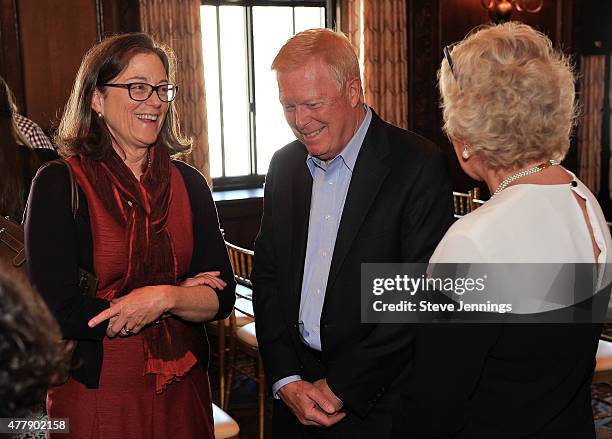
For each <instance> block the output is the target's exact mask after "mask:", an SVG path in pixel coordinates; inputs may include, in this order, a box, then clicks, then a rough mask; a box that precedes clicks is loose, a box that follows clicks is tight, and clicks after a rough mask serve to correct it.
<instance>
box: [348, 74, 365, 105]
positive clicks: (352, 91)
mask: <svg viewBox="0 0 612 439" xmlns="http://www.w3.org/2000/svg"><path fill="white" fill-rule="evenodd" d="M346 90H347V93H348V98H349V102H350V103H351V107H353V108H355V107H356V106H358V105H360V104H361V103H362V97H363V91H362V89H361V78H359V77H358V76H357V77H355V78H351V79H349V80H348V81H346Z"/></svg>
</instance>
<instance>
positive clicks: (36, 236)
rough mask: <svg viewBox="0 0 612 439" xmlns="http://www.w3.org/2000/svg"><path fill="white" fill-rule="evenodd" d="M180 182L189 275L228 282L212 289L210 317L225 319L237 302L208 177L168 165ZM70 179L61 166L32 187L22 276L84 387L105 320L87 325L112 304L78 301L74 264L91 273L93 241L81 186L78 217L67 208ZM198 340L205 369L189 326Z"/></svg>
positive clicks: (93, 378) (96, 361) (98, 363)
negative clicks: (209, 274)
mask: <svg viewBox="0 0 612 439" xmlns="http://www.w3.org/2000/svg"><path fill="white" fill-rule="evenodd" d="M173 163H174V164H175V166H176V167H177V168H178V169H179V171H180V172H181V174H182V176H183V180H184V181H185V186H186V188H187V193H188V194H189V201H190V203H191V210H192V215H193V244H194V247H193V256H192V259H191V266H190V270H189V276H193V275H195V274H197V273H200V272H203V271H212V270H219V271H221V278H222V279H223V280H224V281H225V282H226V283H227V286H226V287H225V289H223V290H215V292H216V293H217V296H218V299H219V311H218V312H217V314H216V315H215V317H214V319H213V320H219V319H223V318H225V317H227V316H228V315H229V314H230V312H231V310H232V308H233V306H234V301H235V299H236V296H235V286H236V284H235V282H234V276H233V272H232V268H231V265H230V262H229V259H228V256H227V251H226V249H225V243H224V240H223V237H222V236H221V233H220V230H219V220H218V218H217V211H216V208H215V204H214V202H213V200H212V196H211V193H210V190H209V188H208V185H207V184H206V180H205V179H204V177H203V176H202V174H200V173H199V172H198V171H197V170H196V169H194V168H193V167H191V166H189V165H187V164H185V163H183V162H180V161H173ZM69 185H70V180H69V176H68V170H67V169H66V167H64V166H49V167H47V168H45V169H42V170H41V171H40V172H39V173H38V174H37V175H36V177H35V178H34V181H33V182H32V189H31V192H30V198H29V202H28V211H27V216H26V222H25V248H26V257H27V261H28V274H29V277H30V281H31V282H32V284H33V286H34V287H35V288H36V289H37V290H38V291H39V292H40V294H41V295H42V297H43V298H44V299H45V301H46V302H47V305H48V306H49V308H50V309H51V311H52V313H53V314H54V316H55V318H56V319H57V321H58V322H59V324H60V327H61V328H62V332H63V334H64V337H65V338H66V339H71V340H77V341H78V343H77V346H76V349H75V351H74V354H73V356H72V371H71V375H72V377H73V378H74V379H76V380H77V381H79V382H80V383H83V384H84V385H85V386H86V387H88V388H97V387H98V382H99V379H100V369H101V367H102V354H103V352H102V339H103V338H104V337H105V336H106V328H107V324H108V323H107V322H106V323H102V324H100V325H98V326H96V327H95V328H89V327H88V326H87V322H88V321H89V320H90V319H91V318H92V317H94V316H95V315H97V314H98V313H100V312H101V311H103V310H104V309H106V308H108V307H109V306H110V304H109V302H108V301H107V300H104V299H99V298H91V297H86V296H84V295H83V294H82V293H81V292H80V290H79V289H78V287H77V278H78V277H77V273H78V267H82V268H84V269H86V270H88V271H91V272H93V271H94V270H93V242H92V234H91V227H90V220H89V210H88V207H87V200H86V198H85V195H84V193H83V192H82V191H81V190H80V189H79V209H78V211H77V215H76V220H75V219H74V218H73V216H72V211H71V208H70V190H69ZM192 326H193V331H194V333H195V334H196V337H197V339H198V340H200V343H199V344H198V352H196V355H197V358H198V361H199V363H200V365H201V366H203V367H208V356H209V344H208V339H207V336H206V329H205V327H204V324H203V323H193V324H192Z"/></svg>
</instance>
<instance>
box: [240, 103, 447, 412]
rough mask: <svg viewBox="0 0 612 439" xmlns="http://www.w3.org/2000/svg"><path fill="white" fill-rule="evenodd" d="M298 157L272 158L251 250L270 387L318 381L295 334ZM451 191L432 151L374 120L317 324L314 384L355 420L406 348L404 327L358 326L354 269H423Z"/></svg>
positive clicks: (442, 226) (301, 167)
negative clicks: (402, 265)
mask: <svg viewBox="0 0 612 439" xmlns="http://www.w3.org/2000/svg"><path fill="white" fill-rule="evenodd" d="M306 158H307V151H306V148H305V147H304V145H302V144H301V143H300V142H298V141H294V142H292V143H290V144H288V145H286V146H285V147H284V148H282V149H281V150H279V151H278V152H277V153H276V154H275V155H274V157H273V158H272V161H271V163H270V168H269V171H268V175H267V179H266V186H265V197H264V216H263V220H262V225H261V230H260V232H259V235H258V237H257V240H256V243H255V265H254V269H253V273H252V280H253V285H254V294H253V298H254V307H255V314H256V318H257V339H258V342H259V349H260V352H261V355H262V357H263V360H264V365H265V370H266V375H267V379H268V383H270V384H272V383H274V382H276V381H277V380H279V379H281V378H284V377H287V376H290V375H302V377H303V378H305V379H309V380H314V379H318V378H322V377H323V376H316V372H313V370H315V369H314V368H312V367H310V365H309V363H310V362H311V359H312V358H309V356H308V352H307V349H305V348H304V345H303V343H301V341H300V336H299V331H298V312H299V306H300V292H301V286H302V275H303V269H304V259H305V252H306V241H307V236H308V221H309V211H310V196H311V189H312V176H311V174H310V173H309V171H308V168H307V166H306ZM451 192H452V191H451V185H450V180H449V176H448V171H447V167H446V162H445V160H444V158H443V155H442V154H441V153H440V152H439V150H438V149H437V148H436V147H435V146H434V145H432V144H431V143H430V142H428V141H427V140H425V139H424V138H422V137H419V136H417V135H415V134H413V133H409V132H407V131H405V130H402V129H399V128H397V127H394V126H392V125H390V124H388V123H386V122H384V121H383V120H381V119H380V118H379V117H378V116H377V115H376V114H375V113H374V112H373V114H372V122H371V124H370V127H369V129H368V131H367V134H366V137H365V139H364V142H363V145H362V147H361V150H360V152H359V156H358V158H357V162H356V164H355V168H354V170H353V175H352V179H351V183H350V186H349V190H348V194H347V198H346V202H345V205H344V210H343V213H342V218H341V222H340V226H339V230H338V235H337V239H336V244H335V249H334V254H333V258H332V263H331V268H330V272H329V280H328V283H327V290H326V293H325V302H324V306H323V311H322V315H321V345H322V361H321V362H322V364H323V366H324V369H323V370H324V372H321V373H320V375H324V376H325V377H326V378H327V381H328V384H329V386H330V388H331V389H332V391H333V392H334V393H335V394H336V395H337V396H338V397H339V398H340V399H341V400H342V401H343V402H344V403H345V406H346V407H348V409H349V410H350V411H352V412H353V413H356V414H357V415H359V417H361V418H364V417H366V415H368V413H369V412H370V411H371V410H372V409H373V408H374V407H375V406H376V404H377V401H379V400H380V399H381V398H382V397H383V395H384V394H385V393H386V391H387V390H388V389H389V388H390V387H391V386H392V383H393V382H394V381H395V380H396V378H397V377H398V376H399V375H400V374H402V373H404V372H405V371H406V370H407V368H408V367H409V365H410V362H411V358H412V343H413V329H412V328H411V327H410V326H409V325H394V324H380V325H375V324H362V323H361V322H360V317H361V314H360V266H361V263H363V262H427V261H428V260H429V257H430V256H431V254H432V252H433V250H434V248H435V247H436V245H437V244H438V242H439V241H440V239H441V238H442V236H443V235H444V233H445V231H446V230H447V228H448V226H449V225H450V224H451V222H452V218H453V210H452V193H451ZM345 421H346V420H344V421H342V422H345Z"/></svg>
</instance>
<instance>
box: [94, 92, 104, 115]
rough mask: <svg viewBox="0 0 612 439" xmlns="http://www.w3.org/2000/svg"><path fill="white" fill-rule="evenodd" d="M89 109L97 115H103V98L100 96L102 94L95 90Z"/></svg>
mask: <svg viewBox="0 0 612 439" xmlns="http://www.w3.org/2000/svg"><path fill="white" fill-rule="evenodd" d="M91 109H92V110H93V111H95V112H96V113H98V114H102V115H104V96H102V93H101V92H100V90H98V89H97V88H96V89H95V90H94V92H93V96H92V97H91Z"/></svg>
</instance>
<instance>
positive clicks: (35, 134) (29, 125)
mask: <svg viewBox="0 0 612 439" xmlns="http://www.w3.org/2000/svg"><path fill="white" fill-rule="evenodd" d="M13 120H14V122H15V126H16V127H17V129H18V130H19V131H20V132H21V134H22V135H23V137H25V138H26V140H27V141H28V142H30V145H32V147H33V148H46V149H53V150H55V148H54V147H53V143H51V140H50V139H49V138H48V137H47V135H46V134H45V133H44V132H43V130H42V129H41V128H40V127H39V126H38V125H37V124H36V123H35V122H33V121H31V120H30V119H28V118H27V117H24V116H22V115H21V114H17V113H13Z"/></svg>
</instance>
